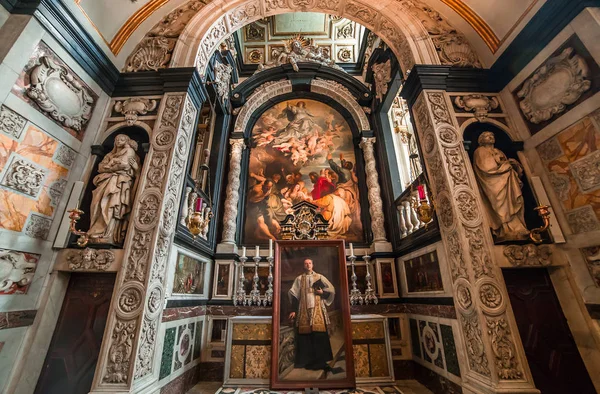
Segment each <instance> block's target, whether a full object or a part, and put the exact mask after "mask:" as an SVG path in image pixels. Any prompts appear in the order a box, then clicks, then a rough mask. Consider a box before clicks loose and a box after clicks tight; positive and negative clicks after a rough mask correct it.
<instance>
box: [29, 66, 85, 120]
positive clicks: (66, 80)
mask: <svg viewBox="0 0 600 394" xmlns="http://www.w3.org/2000/svg"><path fill="white" fill-rule="evenodd" d="M39 60H40V64H39V65H37V66H35V67H33V68H32V69H31V71H30V72H29V78H30V80H31V85H30V86H29V87H28V88H27V96H29V97H30V98H31V99H32V100H33V101H35V103H36V104H37V105H38V106H39V107H40V109H41V110H42V111H44V112H45V113H46V114H47V115H48V116H50V117H51V118H53V119H54V120H56V121H57V122H59V123H61V124H62V125H63V126H65V127H69V128H72V129H74V130H77V131H82V130H83V127H84V125H85V124H86V123H87V122H88V120H90V116H91V114H92V107H93V105H94V98H93V97H92V95H91V94H90V92H89V91H88V89H87V88H86V87H85V86H83V85H82V84H81V83H80V82H79V81H78V80H77V78H75V76H74V75H73V74H72V73H71V71H70V70H68V69H67V68H66V67H64V66H62V65H59V64H56V63H54V61H52V60H51V59H50V58H49V57H47V56H42V57H40V59H39Z"/></svg>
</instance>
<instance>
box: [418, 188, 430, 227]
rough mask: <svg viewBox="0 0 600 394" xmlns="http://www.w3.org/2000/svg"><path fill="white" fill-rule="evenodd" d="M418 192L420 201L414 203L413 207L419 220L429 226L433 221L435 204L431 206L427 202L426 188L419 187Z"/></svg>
mask: <svg viewBox="0 0 600 394" xmlns="http://www.w3.org/2000/svg"><path fill="white" fill-rule="evenodd" d="M417 191H418V192H419V201H418V202H417V201H414V205H413V207H414V209H415V210H416V211H417V216H418V217H419V220H420V221H421V222H423V223H425V226H427V225H428V224H429V222H431V220H433V210H434V208H433V203H432V204H429V202H428V201H427V197H426V196H425V186H423V185H419V186H417Z"/></svg>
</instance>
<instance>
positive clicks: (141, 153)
mask: <svg viewBox="0 0 600 394" xmlns="http://www.w3.org/2000/svg"><path fill="white" fill-rule="evenodd" d="M120 134H124V135H126V136H128V137H129V138H130V139H132V140H134V141H135V142H136V143H137V150H136V154H137V156H138V157H139V159H140V164H139V171H138V173H139V174H141V173H142V168H143V166H144V162H145V158H146V154H147V153H148V149H149V141H150V137H149V135H148V131H147V130H146V129H145V128H144V127H140V126H136V125H134V126H126V125H123V126H122V127H116V128H112V130H108V131H107V132H106V133H105V138H104V140H103V141H102V144H100V145H93V146H92V154H93V155H94V164H93V169H92V172H91V174H90V177H89V178H88V182H87V184H86V186H85V189H84V192H83V197H82V199H81V202H80V205H79V207H80V209H82V210H83V211H84V213H83V214H82V215H81V219H80V220H79V222H78V228H79V229H81V230H83V231H86V230H88V229H89V228H90V213H91V204H92V192H93V190H94V189H95V187H96V186H95V185H94V179H95V178H96V176H97V175H98V174H99V171H98V165H99V164H100V162H101V161H102V159H103V158H104V157H105V156H106V155H107V154H108V153H109V152H111V151H112V150H113V148H114V144H115V138H116V137H117V136H118V135H120ZM138 182H139V177H138V179H136V180H135V182H134V185H133V187H132V192H131V203H132V204H133V201H134V200H135V193H136V191H137V184H138ZM76 241H77V237H76V236H75V235H73V234H71V237H70V239H69V244H70V246H74V245H76ZM92 243H93V242H92V241H90V245H92ZM93 246H94V247H110V246H117V247H118V246H121V245H108V244H94V245H93Z"/></svg>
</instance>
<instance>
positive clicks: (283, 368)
mask: <svg viewBox="0 0 600 394" xmlns="http://www.w3.org/2000/svg"><path fill="white" fill-rule="evenodd" d="M344 250H345V249H344V241H343V240H321V241H279V242H277V244H276V249H275V257H276V261H275V297H274V302H273V336H272V338H273V341H272V344H273V345H272V352H273V353H272V366H271V388H273V389H292V388H304V387H318V388H320V389H321V388H350V387H354V386H355V384H356V383H355V372H354V358H353V349H352V337H351V332H352V330H351V328H350V327H351V323H350V302H349V299H348V282H347V278H346V262H345V252H344Z"/></svg>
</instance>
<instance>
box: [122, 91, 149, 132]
mask: <svg viewBox="0 0 600 394" xmlns="http://www.w3.org/2000/svg"><path fill="white" fill-rule="evenodd" d="M155 109H156V100H148V99H146V98H142V97H131V98H128V99H127V100H123V101H117V102H116V103H115V111H116V112H119V113H120V114H123V115H124V116H125V121H126V122H127V125H128V126H133V124H134V123H135V122H136V121H137V119H138V116H140V115H146V114H147V113H148V112H151V111H154V110H155Z"/></svg>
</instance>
